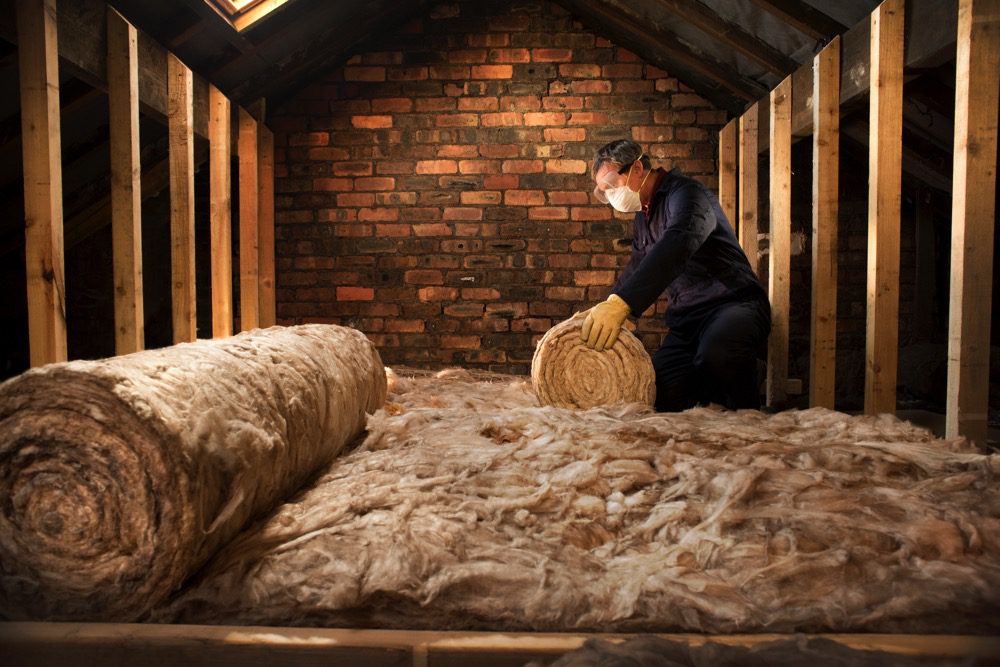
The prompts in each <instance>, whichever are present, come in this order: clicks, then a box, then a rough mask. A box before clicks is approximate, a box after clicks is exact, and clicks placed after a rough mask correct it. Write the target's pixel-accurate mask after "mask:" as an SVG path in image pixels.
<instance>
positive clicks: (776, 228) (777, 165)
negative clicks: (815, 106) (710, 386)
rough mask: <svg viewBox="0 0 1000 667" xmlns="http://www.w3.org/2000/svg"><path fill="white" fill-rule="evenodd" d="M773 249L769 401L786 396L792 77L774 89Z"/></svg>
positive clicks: (777, 402) (770, 262) (774, 402)
mask: <svg viewBox="0 0 1000 667" xmlns="http://www.w3.org/2000/svg"><path fill="white" fill-rule="evenodd" d="M770 110H771V113H770V128H771V132H770V134H771V152H770V176H769V178H770V193H769V199H770V206H769V210H770V222H769V227H768V234H769V235H770V251H769V252H768V258H769V259H768V295H769V296H770V299H771V336H770V337H769V338H768V349H767V404H768V405H770V406H773V407H780V406H781V405H782V404H784V402H785V401H786V399H787V386H786V385H787V381H788V314H789V293H790V285H789V274H790V273H791V266H792V115H791V110H792V77H790V76H789V77H786V78H785V80H784V81H782V82H781V83H779V84H778V85H777V87H776V88H775V89H774V90H773V91H771V106H770Z"/></svg>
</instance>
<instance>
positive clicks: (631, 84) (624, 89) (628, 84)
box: [614, 79, 653, 95]
mask: <svg viewBox="0 0 1000 667" xmlns="http://www.w3.org/2000/svg"><path fill="white" fill-rule="evenodd" d="M614 89H615V94H617V95H637V94H642V93H651V92H653V82H652V81H644V80H642V79H639V80H637V81H631V80H627V79H626V80H624V81H616V82H615V84H614Z"/></svg>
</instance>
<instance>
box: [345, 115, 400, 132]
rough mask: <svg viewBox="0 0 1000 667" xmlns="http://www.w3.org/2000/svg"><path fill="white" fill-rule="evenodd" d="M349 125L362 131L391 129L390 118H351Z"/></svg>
mask: <svg viewBox="0 0 1000 667" xmlns="http://www.w3.org/2000/svg"><path fill="white" fill-rule="evenodd" d="M351 125H352V126H353V127H359V128H363V129H376V128H382V127H392V116H351Z"/></svg>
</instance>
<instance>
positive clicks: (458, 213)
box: [443, 206, 483, 233]
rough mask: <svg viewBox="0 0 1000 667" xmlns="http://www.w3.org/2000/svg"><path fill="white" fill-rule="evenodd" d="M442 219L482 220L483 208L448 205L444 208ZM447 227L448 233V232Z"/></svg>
mask: <svg viewBox="0 0 1000 667" xmlns="http://www.w3.org/2000/svg"><path fill="white" fill-rule="evenodd" d="M443 219H444V220H463V221H469V220H482V219H483V209H481V208H462V207H458V206H449V207H447V208H445V209H444V216H443ZM450 231H451V230H450V228H449V233H450Z"/></svg>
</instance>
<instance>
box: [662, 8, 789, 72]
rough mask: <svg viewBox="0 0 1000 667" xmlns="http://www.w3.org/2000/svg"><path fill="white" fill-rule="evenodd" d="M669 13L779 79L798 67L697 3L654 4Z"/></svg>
mask: <svg viewBox="0 0 1000 667" xmlns="http://www.w3.org/2000/svg"><path fill="white" fill-rule="evenodd" d="M656 2H657V3H658V4H659V5H660V6H661V7H663V8H664V9H666V10H667V11H668V12H670V13H671V14H673V15H674V16H677V17H678V18H680V19H683V20H685V21H687V22H688V23H690V24H691V25H692V26H694V27H695V28H698V30H701V31H702V32H704V33H705V34H706V35H709V36H710V37H712V38H713V39H716V40H718V41H719V42H721V43H723V44H725V45H726V46H729V47H730V48H732V49H734V50H735V51H737V52H738V53H740V54H741V55H743V56H744V57H746V58H748V59H750V60H752V61H754V62H756V63H757V64H758V65H761V66H763V67H766V68H767V70H768V71H770V72H773V73H775V74H778V75H780V76H782V77H784V76H787V75H788V74H790V73H791V72H793V71H794V70H795V69H796V68H797V67H798V63H797V62H795V61H794V60H792V59H791V58H789V57H788V56H786V55H785V54H784V53H782V52H781V51H778V50H777V49H775V48H774V47H772V46H770V45H769V44H767V43H765V42H762V41H761V40H759V39H757V38H756V37H754V36H753V35H751V34H750V33H748V32H746V31H745V30H743V28H741V27H740V26H739V25H737V24H735V23H731V22H730V21H727V20H726V19H724V18H723V17H721V16H719V15H718V14H717V13H715V12H714V11H712V10H711V9H709V7H707V6H706V5H703V4H701V3H700V2H698V1H697V0H656Z"/></svg>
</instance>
